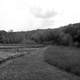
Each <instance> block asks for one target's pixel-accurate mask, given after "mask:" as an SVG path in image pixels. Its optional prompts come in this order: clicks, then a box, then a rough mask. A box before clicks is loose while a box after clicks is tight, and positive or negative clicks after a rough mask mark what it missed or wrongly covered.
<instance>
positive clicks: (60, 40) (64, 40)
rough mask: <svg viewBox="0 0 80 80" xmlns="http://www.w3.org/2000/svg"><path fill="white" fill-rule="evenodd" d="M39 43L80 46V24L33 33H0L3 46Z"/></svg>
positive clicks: (34, 31) (38, 30)
mask: <svg viewBox="0 0 80 80" xmlns="http://www.w3.org/2000/svg"><path fill="white" fill-rule="evenodd" d="M28 42H29V43H30V42H31V43H39V44H52V45H64V46H76V47H79V46H80V23H75V24H69V25H66V26H62V27H60V28H55V29H37V30H32V31H21V32H6V31H4V30H3V31H0V43H1V44H23V43H28Z"/></svg>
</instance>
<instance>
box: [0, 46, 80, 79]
mask: <svg viewBox="0 0 80 80" xmlns="http://www.w3.org/2000/svg"><path fill="white" fill-rule="evenodd" d="M46 49H47V47H44V48H35V49H34V50H31V51H29V52H28V53H27V52H26V54H25V55H24V56H21V57H17V58H14V59H10V60H8V61H7V62H5V63H3V64H0V80H80V77H78V76H76V75H74V74H70V73H67V72H65V71H62V70H60V69H58V68H56V67H54V66H52V65H49V64H48V63H47V62H45V61H44V53H45V51H46Z"/></svg>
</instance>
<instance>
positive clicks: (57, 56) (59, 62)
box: [44, 46, 80, 76]
mask: <svg viewBox="0 0 80 80" xmlns="http://www.w3.org/2000/svg"><path fill="white" fill-rule="evenodd" d="M44 58H45V61H46V62H47V63H48V64H51V65H53V66H56V67H58V68H60V69H62V70H65V71H67V72H71V73H73V74H76V75H79V76H80V49H79V48H68V47H58V46H51V47H48V48H47V50H46V51H45V57H44Z"/></svg>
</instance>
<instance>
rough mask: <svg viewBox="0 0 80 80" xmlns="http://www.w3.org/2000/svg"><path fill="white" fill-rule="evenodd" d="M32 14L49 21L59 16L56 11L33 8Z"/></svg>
mask: <svg viewBox="0 0 80 80" xmlns="http://www.w3.org/2000/svg"><path fill="white" fill-rule="evenodd" d="M31 13H32V14H33V15H34V16H35V17H37V18H42V19H49V18H52V17H54V16H56V15H57V13H56V12H55V11H54V9H51V10H49V9H47V10H43V9H42V8H31Z"/></svg>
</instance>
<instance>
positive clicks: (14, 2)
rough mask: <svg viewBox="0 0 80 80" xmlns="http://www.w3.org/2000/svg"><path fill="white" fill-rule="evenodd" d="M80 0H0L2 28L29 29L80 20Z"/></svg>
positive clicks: (56, 25) (55, 26) (7, 29)
mask: <svg viewBox="0 0 80 80" xmlns="http://www.w3.org/2000/svg"><path fill="white" fill-rule="evenodd" d="M79 8H80V0H0V30H6V31H9V30H13V31H28V30H34V29H46V28H57V27H60V26H64V25H68V24H71V23H77V22H80V10H79Z"/></svg>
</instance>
